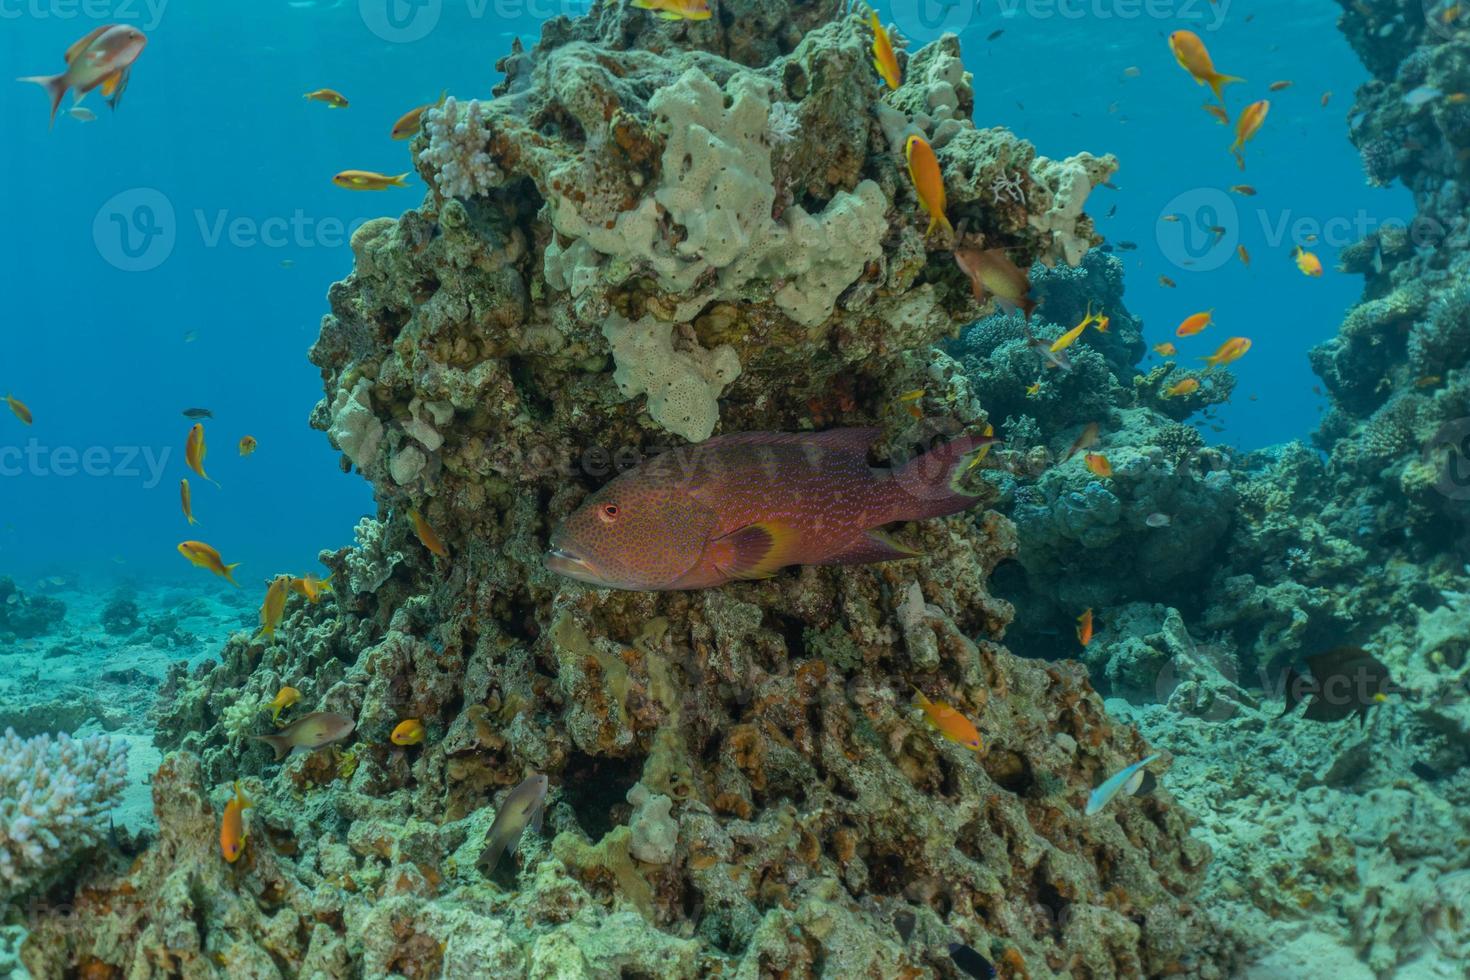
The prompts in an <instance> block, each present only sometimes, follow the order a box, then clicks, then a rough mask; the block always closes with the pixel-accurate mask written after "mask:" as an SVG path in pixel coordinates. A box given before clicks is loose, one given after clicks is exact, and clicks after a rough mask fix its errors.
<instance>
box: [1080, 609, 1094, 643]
mask: <svg viewBox="0 0 1470 980" xmlns="http://www.w3.org/2000/svg"><path fill="white" fill-rule="evenodd" d="M1077 640H1078V642H1079V643H1081V644H1082V645H1083V646H1087V644H1089V643H1091V642H1092V608H1091V607H1088V608H1087V609H1086V610H1084V611H1083V613H1082V615H1081V616H1078V617H1077Z"/></svg>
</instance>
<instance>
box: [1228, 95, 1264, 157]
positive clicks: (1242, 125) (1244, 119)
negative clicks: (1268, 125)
mask: <svg viewBox="0 0 1470 980" xmlns="http://www.w3.org/2000/svg"><path fill="white" fill-rule="evenodd" d="M1270 111H1271V103H1270V102H1268V101H1266V100H1265V99H1262V100H1261V101H1259V102H1252V103H1251V104H1250V105H1248V106H1246V107H1245V108H1244V109H1242V110H1241V111H1240V118H1239V119H1237V120H1235V142H1234V143H1232V144H1231V145H1230V152H1231V153H1233V154H1235V162H1236V163H1237V164H1238V165H1239V166H1240V169H1241V170H1244V169H1245V156H1244V155H1242V153H1241V151H1242V150H1244V149H1245V144H1246V143H1247V142H1249V141H1250V140H1252V139H1254V138H1255V135H1256V134H1257V133H1259V132H1260V131H1261V124H1262V123H1264V122H1265V121H1266V114H1267V113H1269V112H1270Z"/></svg>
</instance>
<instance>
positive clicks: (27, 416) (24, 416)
mask: <svg viewBox="0 0 1470 980" xmlns="http://www.w3.org/2000/svg"><path fill="white" fill-rule="evenodd" d="M5 404H7V405H9V406H10V411H11V412H12V413H13V414H14V415H15V417H16V418H18V419H20V420H21V422H22V423H24V424H25V425H30V424H31V423H32V422H34V421H35V418H34V417H33V416H32V415H31V410H30V408H28V407H27V406H26V403H25V402H23V401H21V400H20V399H19V398H16V397H15V396H14V395H6V396H5Z"/></svg>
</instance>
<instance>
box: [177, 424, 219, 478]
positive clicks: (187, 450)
mask: <svg viewBox="0 0 1470 980" xmlns="http://www.w3.org/2000/svg"><path fill="white" fill-rule="evenodd" d="M208 452H209V447H208V446H206V445H205V444H204V423H203V422H195V423H194V428H192V429H190V430H189V438H188V440H186V441H185V443H184V461H185V462H186V463H188V464H189V469H191V470H193V471H194V472H195V473H197V474H199V475H200V476H202V477H203V478H204V479H206V480H208V481H209V482H210V483H213V484H214V485H215V486H219V481H218V480H215V479H214V478H212V477H211V476H210V475H209V474H208V473H206V472H204V457H205V455H206V454H208Z"/></svg>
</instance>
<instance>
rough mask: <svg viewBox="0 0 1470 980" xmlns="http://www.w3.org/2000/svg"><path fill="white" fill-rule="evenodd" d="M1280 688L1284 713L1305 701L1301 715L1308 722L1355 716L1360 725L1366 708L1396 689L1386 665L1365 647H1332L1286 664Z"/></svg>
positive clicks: (1364, 718)
mask: <svg viewBox="0 0 1470 980" xmlns="http://www.w3.org/2000/svg"><path fill="white" fill-rule="evenodd" d="M1303 669H1305V671H1306V673H1303ZM1282 690H1283V692H1284V693H1285V695H1286V707H1285V709H1283V710H1282V712H1281V714H1282V715H1283V716H1284V715H1287V714H1290V713H1291V710H1292V709H1293V708H1295V707H1296V706H1297V705H1299V704H1301V703H1302V702H1303V701H1306V702H1307V710H1306V711H1305V712H1303V713H1302V717H1303V718H1306V719H1307V720H1309V721H1325V722H1332V721H1342V720H1344V719H1346V718H1351V717H1353V716H1354V715H1357V716H1358V723H1359V724H1360V725H1361V724H1362V723H1363V722H1365V721H1366V720H1367V718H1368V709H1369V708H1371V707H1373V706H1374V705H1377V704H1382V703H1383V702H1384V701H1386V700H1388V695H1389V694H1392V693H1393V691H1394V690H1395V688H1394V684H1393V678H1392V677H1390V676H1389V673H1388V668H1387V667H1385V666H1384V665H1383V664H1382V663H1381V662H1380V661H1379V660H1378V659H1377V658H1375V657H1374V656H1373V655H1372V654H1371V653H1369V652H1368V651H1367V650H1364V649H1363V648H1362V647H1335V648H1333V649H1331V650H1327V651H1325V652H1323V653H1318V654H1314V655H1312V656H1310V657H1307V658H1306V659H1304V660H1302V661H1301V662H1300V663H1297V664H1293V665H1292V666H1290V667H1287V668H1286V674H1285V677H1284V679H1283V684H1282Z"/></svg>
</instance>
